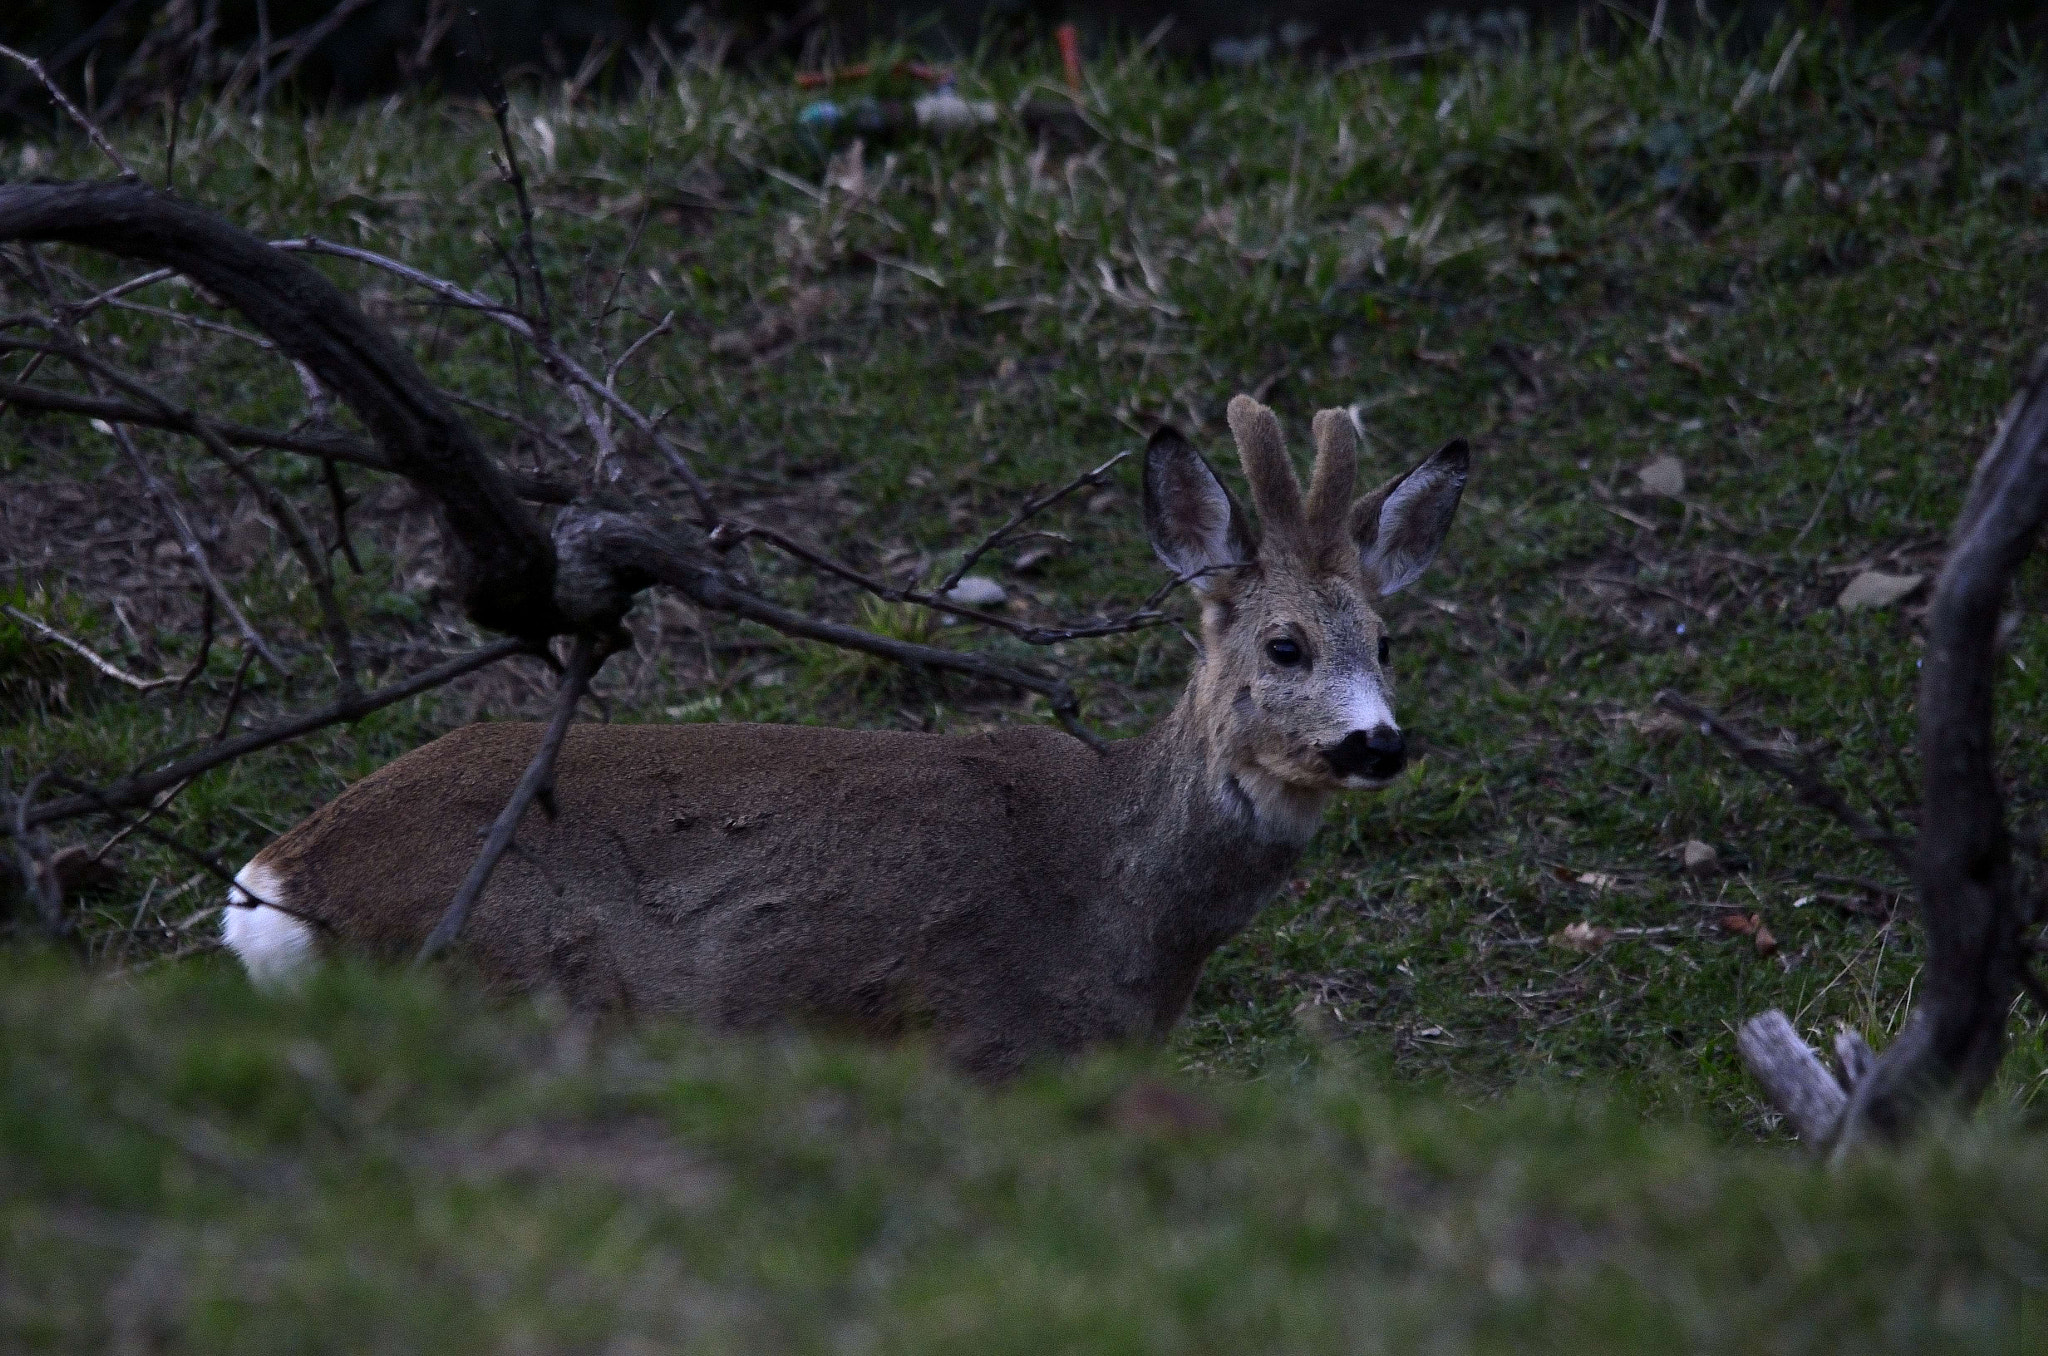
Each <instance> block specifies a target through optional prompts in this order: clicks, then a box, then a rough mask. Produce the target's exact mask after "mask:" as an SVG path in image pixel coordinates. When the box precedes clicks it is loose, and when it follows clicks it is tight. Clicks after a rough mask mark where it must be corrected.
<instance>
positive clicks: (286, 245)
mask: <svg viewBox="0 0 2048 1356" xmlns="http://www.w3.org/2000/svg"><path fill="white" fill-rule="evenodd" d="M271 247H272V248H273V249H280V250H291V251H304V252H307V253H311V254H327V255H332V256H334V257H335V258H338V259H353V260H355V261H356V262H357V263H361V264H368V265H370V266H371V267H373V268H380V269H383V270H384V271H385V272H387V273H391V274H393V275H395V276H397V277H401V278H404V279H405V280H406V281H408V282H411V283H414V284H416V285H417V286H420V287H424V288H426V289H427V290H428V291H430V292H432V293H434V294H435V295H436V296H439V297H441V298H443V299H445V300H447V301H451V302H454V303H455V304H457V305H460V306H463V307H466V308H468V309H470V310H473V311H478V312H480V313H482V314H483V315H485V316H486V317H488V318H489V319H491V320H493V321H495V322H497V323H498V324H499V325H501V326H503V327H504V328H505V329H507V330H510V331H511V332H512V333H514V334H516V335H518V336H519V337H520V338H522V339H524V340H526V341H527V342H528V343H530V344H532V345H533V346H534V350H535V351H536V352H538V353H539V354H540V356H541V361H542V362H543V363H545V364H546V365H548V366H549V367H550V368H552V369H555V370H557V371H559V372H560V373H561V374H562V375H563V378H564V381H565V384H566V383H568V382H574V383H575V384H576V385H579V386H581V387H583V388H584V389H585V390H587V391H589V392H590V393H591V394H592V395H594V396H596V397H597V398H598V399H599V400H601V401H603V402H605V403H606V404H608V405H610V406H611V407H612V408H613V409H615V410H617V411H618V412H619V414H620V415H621V416H622V417H623V418H624V419H625V420H626V422H627V423H629V424H631V425H632V426H633V427H634V428H635V429H636V430H638V432H639V433H640V436H641V437H643V438H645V439H647V441H648V442H649V443H651V444H652V445H653V446H654V449H655V450H656V451H657V452H659V453H661V455H662V457H663V459H664V460H666V461H667V462H668V464H669V469H671V470H672V471H674V472H675V473H676V478H677V479H679V480H681V481H682V482H683V486H684V488H686V489H687V490H689V492H690V497H691V498H692V499H693V500H695V501H696V504H697V515H698V519H699V521H700V523H701V525H702V526H703V527H704V528H705V529H706V530H707V531H708V530H710V529H712V528H715V527H716V526H717V525H718V521H719V515H718V509H717V507H716V505H715V504H714V502H713V500H712V498H711V491H710V488H709V487H708V486H706V485H705V483H704V481H703V478H702V477H700V476H699V475H698V474H697V471H696V468H694V467H693V466H691V465H690V461H689V458H687V457H685V456H684V455H683V454H682V451H681V449H680V448H678V447H677V446H676V445H675V443H674V442H673V441H672V440H671V439H670V438H669V437H668V435H666V434H664V433H663V432H662V431H661V429H660V428H659V427H658V426H657V425H656V424H655V422H654V421H653V420H652V419H650V418H648V417H647V415H646V414H645V413H644V412H642V411H641V410H640V409H639V408H638V407H637V406H635V405H633V404H631V403H630V402H628V401H627V400H626V399H625V397H623V396H621V395H620V394H619V393H618V392H617V391H614V390H612V389H611V388H610V387H608V386H606V385H605V384H604V383H603V382H601V381H599V380H598V379H597V378H596V377H595V376H594V375H592V373H591V372H590V371H589V370H588V369H587V368H585V367H584V366H583V365H582V364H581V363H579V362H577V361H576V360H575V359H573V358H571V357H570V356H569V355H568V354H567V353H564V352H563V351H562V349H561V347H560V346H559V345H557V344H556V343H555V342H554V340H552V339H549V338H544V337H543V336H542V335H541V333H540V332H539V330H538V328H537V327H536V326H535V325H534V323H533V322H532V321H531V320H529V319H528V318H527V317H526V316H524V315H522V314H520V313H519V312H518V311H517V310H515V309H513V308H512V307H509V306H505V305H503V304H502V303H499V302H495V301H492V300H491V299H490V298H488V297H484V296H481V295H479V294H477V293H475V292H472V291H470V290H469V289H468V288H465V287H461V286H458V285H457V284H455V283H452V282H449V281H448V280H447V279H445V278H437V277H435V276H434V275H433V274H431V273H426V272H423V271H421V270H420V269H417V268H414V267H413V266H412V265H410V264H404V263H400V262H399V261H398V260H396V259H392V258H388V257H387V256H385V255H381V254H378V253H377V252H376V251H374V250H366V249H360V248H358V247H356V246H353V245H340V244H336V243H334V242H333V241H330V240H322V239H320V238H319V237H318V236H311V235H309V236H303V237H300V238H298V239H294V240H276V241H272V242H271Z"/></svg>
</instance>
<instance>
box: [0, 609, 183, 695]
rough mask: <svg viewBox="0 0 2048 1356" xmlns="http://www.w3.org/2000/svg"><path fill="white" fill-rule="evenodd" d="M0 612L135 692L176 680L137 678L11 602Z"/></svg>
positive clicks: (153, 688) (155, 687) (162, 685)
mask: <svg viewBox="0 0 2048 1356" xmlns="http://www.w3.org/2000/svg"><path fill="white" fill-rule="evenodd" d="M0 612H5V613H6V614H7V615H8V616H10V617H12V618H14V619H15V620H16V621H18V622H20V623H21V624H22V625H23V626H26V627H28V628H29V629H31V630H33V631H34V632H35V633H36V634H37V635H39V636H41V637H42V638H43V639H44V640H47V641H50V642H51V643H52V644H56V645H61V646H63V647H64V648H65V649H67V650H69V651H71V653H73V654H75V655H77V656H78V657H79V658H80V659H83V660H84V661H85V662H86V663H88V664H90V665H92V666H93V667H94V668H96V669H98V670H99V671H100V672H101V673H103V674H105V675H106V676H107V677H109V678H112V679H114V680H115V681H116V682H121V683H126V684H127V685H128V686H130V687H132V688H134V689H135V690H136V691H137V692H154V691H156V690H157V689H158V688H160V687H169V686H170V685H171V684H173V683H175V682H177V681H178V680H177V679H176V678H137V677H136V676H135V675H134V674H132V673H130V672H128V670H126V669H124V668H122V667H121V666H120V665H118V664H116V663H114V662H113V661H112V660H109V659H104V658H102V657H101V656H100V655H98V654H96V653H94V652H93V651H92V650H91V649H89V648H88V647H87V646H86V645H85V644H84V643H83V642H81V641H76V640H73V639H72V638H71V637H70V636H67V635H65V634H64V633H63V632H62V631H59V630H58V629H57V628H56V627H54V626H49V625H47V624H45V623H43V622H40V621H37V620H36V619H35V618H34V617H31V616H29V615H28V613H26V612H23V611H22V610H21V609H19V608H17V607H15V606H13V605H12V604H7V603H0Z"/></svg>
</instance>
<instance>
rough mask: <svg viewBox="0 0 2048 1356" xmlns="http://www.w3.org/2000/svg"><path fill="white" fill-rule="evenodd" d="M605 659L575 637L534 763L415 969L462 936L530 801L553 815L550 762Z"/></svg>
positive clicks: (591, 643) (552, 768)
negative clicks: (465, 923)
mask: <svg viewBox="0 0 2048 1356" xmlns="http://www.w3.org/2000/svg"><path fill="white" fill-rule="evenodd" d="M604 657H605V652H604V651H603V650H602V649H600V648H599V642H597V641H593V640H591V639H590V638H589V637H587V636H579V637H577V639H576V645H575V648H574V650H573V651H571V653H570V655H569V663H568V665H567V666H566V667H565V668H564V669H563V671H562V679H561V683H560V685H559V686H558V687H557V688H556V689H555V711H554V715H553V716H551V717H550V718H549V720H548V723H547V728H546V729H544V730H543V731H542V732H541V737H540V747H539V748H537V749H535V750H534V752H533V760H532V761H531V762H529V763H528V764H527V765H526V771H525V772H524V773H522V774H521V775H520V778H519V784H518V785H517V786H515V787H513V788H512V795H511V797H510V798H509V799H508V800H506V802H505V808H504V809H502V810H500V811H499V812H498V818H497V819H496V820H495V821H494V822H493V823H492V824H491V832H490V836H489V837H488V838H486V839H485V840H484V846H483V850H482V851H481V852H479V853H477V855H476V861H474V862H473V863H471V864H470V868H469V874H468V875H467V876H465V877H463V881H462V887H461V888H460V889H458V890H457V891H456V892H455V898H454V899H452V900H450V901H449V903H448V908H447V910H446V911H445V912H443V913H442V915H441V919H440V921H439V922H437V923H435V924H434V930H433V931H432V932H430V933H428V934H427V940H426V941H425V942H424V943H422V944H421V946H420V954H419V956H418V957H417V958H416V959H415V961H414V963H415V964H418V965H424V964H426V963H427V962H428V961H430V960H432V959H434V957H436V956H438V955H440V954H441V953H442V952H443V951H445V950H447V949H448V947H449V946H450V945H451V944H452V943H453V942H454V941H455V939H456V937H458V936H460V935H461V933H462V925H463V923H464V922H466V921H467V920H468V918H469V911H470V909H471V908H472V907H473V906H474V905H475V904H476V901H477V898H478V896H480V895H482V894H483V892H484V887H485V886H486V885H489V884H490V882H491V873H492V872H494V871H496V870H497V869H498V862H499V861H500V860H501V859H502V858H503V857H504V855H505V850H506V849H507V848H509V847H511V846H512V838H513V835H514V834H516V833H518V831H519V821H520V820H522V819H524V818H526V812H527V810H528V809H529V808H531V807H532V805H533V803H534V801H536V800H538V801H540V802H541V803H542V804H543V805H544V806H546V807H547V808H548V811H549V813H550V814H552V813H553V805H552V800H553V788H554V784H555V757H556V755H557V754H559V753H560V752H561V751H562V740H563V739H564V738H566V737H567V736H568V733H569V722H570V721H571V720H573V719H575V716H576V704H577V703H578V702H580V701H582V700H583V694H584V693H586V692H588V691H589V690H590V680H591V678H592V677H593V676H595V675H596V673H597V668H598V665H600V664H602V663H603V662H604Z"/></svg>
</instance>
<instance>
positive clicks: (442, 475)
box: [0, 183, 567, 643]
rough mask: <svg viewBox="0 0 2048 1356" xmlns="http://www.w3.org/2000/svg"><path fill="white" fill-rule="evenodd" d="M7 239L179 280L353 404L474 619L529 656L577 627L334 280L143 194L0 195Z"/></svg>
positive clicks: (458, 439) (29, 189) (417, 378)
mask: <svg viewBox="0 0 2048 1356" xmlns="http://www.w3.org/2000/svg"><path fill="white" fill-rule="evenodd" d="M0 240H43V241H62V242H65V243H69V244H74V245H83V246H86V247H88V248H91V249H98V250H102V251H105V252H107V253H110V254H118V255H122V256H124V257H128V258H134V259H141V260H145V261H148V262H150V263H155V264H161V265H163V266H165V267H169V268H174V269H176V270H178V271H179V272H181V273H183V274H185V275H186V276H188V277H190V278H192V279H193V280H194V281H195V282H197V283H199V284H200V285H201V286H203V287H205V288H207V289H208V290H209V291H211V292H213V293H214V294H215V295H216V296H218V297H220V298H222V299H223V300H225V301H226V302H228V303H229V304H230V305H232V306H233V307H234V308H235V309H237V310H239V311H240V312H241V313H242V314H243V315H244V316H245V317H246V318H247V319H248V320H249V321H250V322H251V323H253V324H254V325H255V326H256V328H257V329H258V330H260V331H262V332H263V333H264V334H265V335H267V336H268V337H269V338H270V339H271V340H273V341H274V342H275V343H276V344H277V345H278V347H279V348H281V349H283V350H284V351H285V353H286V354H288V355H289V356H290V357H292V358H293V359H295V360H297V361H298V362H301V363H303V364H305V366H306V367H307V368H308V369H310V370H311V371H312V372H313V374H314V375H315V376H316V377H317V378H318V379H319V381H320V382H321V384H322V385H323V386H325V387H326V388H327V389H329V390H331V391H333V392H335V394H337V395H338V396H340V397H341V399H343V400H344V401H346V402H347V403H348V404H349V405H350V407H351V408H353V409H354V410H355V412H356V414H357V415H358V416H359V417H360V418H361V419H362V421H363V423H364V425H365V426H366V427H367V428H368V429H369V430H370V431H371V433H372V435H373V436H374V437H375V438H376V440H377V442H378V445H379V446H380V448H381V449H382V451H383V453H384V455H385V457H386V459H387V460H388V461H389V462H390V463H391V466H392V469H393V470H395V471H397V472H398V473H399V474H402V475H404V476H405V477H406V478H407V479H409V480H411V481H412V482H413V483H414V484H416V485H418V486H419V487H420V488H421V489H422V490H424V491H426V492H427V493H428V494H430V495H432V496H433V497H434V499H435V500H436V501H437V502H438V503H439V504H440V507H441V511H442V514H443V515H444V517H445V518H446V520H447V522H448V525H449V528H450V529H451V536H452V537H453V539H454V540H453V543H452V544H453V545H455V546H456V547H458V548H459V559H460V564H461V566H462V569H461V574H462V578H463V595H464V603H465V606H466V608H467V610H468V612H469V614H470V616H471V617H472V618H474V619H475V620H476V621H477V622H478V623H479V624H481V625H484V626H488V627H490V628H491V629H493V630H496V631H502V632H505V633H507V634H509V635H514V636H518V637H520V638H522V639H524V640H527V641H528V642H529V643H539V642H541V641H544V640H546V639H547V638H548V637H549V636H552V635H555V634H558V633H560V632H562V631H564V630H566V629H567V628H565V627H563V626H562V625H561V624H560V616H559V614H558V613H557V612H556V610H555V607H554V601H553V588H552V585H553V564H554V562H553V560H552V559H551V558H550V555H549V552H548V549H547V539H546V537H545V536H543V535H542V533H541V530H540V525H539V524H538V523H536V522H535V521H534V520H533V518H532V516H531V515H530V514H529V513H528V512H527V511H526V509H525V508H524V507H523V506H522V505H521V504H520V502H519V500H518V497H517V495H516V494H515V492H514V490H513V487H512V485H511V483H510V482H509V481H508V480H507V479H506V477H505V476H504V475H503V474H502V473H501V472H500V471H499V470H498V468H497V466H496V465H495V464H494V463H493V462H492V461H491V460H490V458H489V457H487V456H486V455H485V454H484V451H483V448H482V446H481V445H480V444H479V443H478V442H477V440H476V437H475V435H474V434H473V433H472V432H471V431H470V429H469V426H468V425H467V424H466V423H465V422H464V421H463V420H462V418H461V416H460V415H458V414H457V413H456V412H455V410H454V409H453V408H452V407H451V406H450V405H449V403H448V402H447V400H446V399H444V398H443V397H442V395H441V393H440V392H439V391H438V390H437V389H436V388H435V387H434V385H433V384H432V383H431V382H429V381H428V380H427V378H426V376H425V374H424V373H422V372H421V371H420V369H419V367H418V365H417V364H415V363H414V362H413V360H412V359H411V358H410V357H408V356H407V355H406V354H405V352H404V351H403V350H401V349H400V348H399V347H398V345H397V344H396V343H394V342H393V341H392V340H391V338H390V337H389V336H388V335H386V334H385V333H384V332H383V331H382V330H381V329H379V328H378V327H377V326H375V325H373V324H372V323H371V322H370V321H369V320H368V318H367V317H365V316H364V315H363V313H362V312H361V310H359V309H358V308H357V306H356V305H355V303H354V302H353V301H351V300H350V299H349V297H348V296H347V295H346V294H345V293H343V292H342V290H341V289H340V288H338V287H336V286H335V285H334V284H333V283H331V282H329V281H328V280H327V278H326V277H325V276H323V275H322V274H321V273H319V272H318V271H317V270H315V269H313V268H311V267H310V266H308V265H306V264H305V263H302V262H300V261H299V260H297V259H293V258H291V257H290V256H289V255H287V254H286V253H284V252H283V251H280V250H276V249H272V248H271V247H270V246H268V245H266V244H265V243H264V242H262V241H261V240H258V239H257V238H256V237H254V236H252V235H250V234H249V233H248V232H246V231H243V230H240V229H239V228H237V227H234V226H231V225H229V224H228V223H226V222H224V221H222V220H220V219H219V218H218V217H215V216H214V215H212V214H211V213H208V212H205V211H202V210H201V209H199V208H196V207H192V206H190V205H188V204H186V203H183V202H180V201H178V200H177V199H175V198H173V197H170V196H169V195H167V194H163V193H159V192H157V191H156V190H154V189H151V188H147V187H144V186H143V185H140V184H133V183H114V184H7V185H0Z"/></svg>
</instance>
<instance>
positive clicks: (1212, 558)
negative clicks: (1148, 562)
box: [1145, 428, 1258, 593]
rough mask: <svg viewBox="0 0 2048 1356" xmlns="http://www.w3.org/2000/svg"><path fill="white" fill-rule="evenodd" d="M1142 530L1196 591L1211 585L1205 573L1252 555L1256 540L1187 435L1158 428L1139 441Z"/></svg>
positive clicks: (1213, 578)
mask: <svg viewBox="0 0 2048 1356" xmlns="http://www.w3.org/2000/svg"><path fill="white" fill-rule="evenodd" d="M1145 532H1146V535H1148V536H1149V537H1151V539H1152V549H1153V550H1154V551H1155V552H1157V553H1158V555H1159V559H1160V560H1162V561H1164V562H1165V563H1166V568H1168V569H1169V570H1172V571H1173V572H1174V573H1175V574H1176V575H1179V576H1181V577H1183V578H1185V577H1187V576H1189V575H1194V576H1196V578H1195V579H1194V581H1193V582H1194V586H1195V589H1196V591H1197V592H1200V593H1207V592H1208V591H1209V590H1210V589H1212V588H1213V587H1215V584H1216V576H1215V575H1213V574H1209V573H1205V572H1206V571H1211V570H1216V569H1219V568H1222V567H1225V566H1230V565H1242V564H1244V563H1246V562H1247V561H1249V560H1250V559H1251V558H1252V555H1253V553H1254V551H1256V549H1257V546H1258V543H1257V542H1256V541H1255V540H1253V538H1252V536H1251V534H1250V532H1249V531H1247V529H1246V526H1245V516H1244V510H1243V509H1241V508H1239V507H1238V505H1237V501H1236V500H1235V499H1234V498H1232V497H1231V494H1230V491H1229V490H1228V489H1227V488H1226V487H1225V486H1224V484H1223V482H1222V481H1221V480H1219V479H1217V477H1216V473H1215V472H1214V471H1213V470H1211V469H1210V468H1209V463H1208V462H1206V461H1204V460H1203V459H1202V454H1201V453H1199V452H1197V451H1195V449H1194V448H1193V447H1192V446H1190V445H1189V444H1188V440H1187V439H1185V438H1183V437H1181V436H1180V434H1179V433H1177V432H1176V431H1174V430H1173V429H1171V428H1162V429H1160V430H1159V431H1158V432H1157V433H1155V434H1153V435H1152V441H1151V442H1149V443H1147V444H1146V445H1145Z"/></svg>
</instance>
